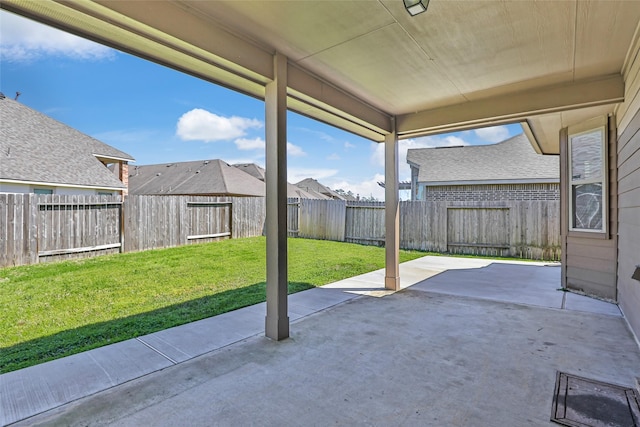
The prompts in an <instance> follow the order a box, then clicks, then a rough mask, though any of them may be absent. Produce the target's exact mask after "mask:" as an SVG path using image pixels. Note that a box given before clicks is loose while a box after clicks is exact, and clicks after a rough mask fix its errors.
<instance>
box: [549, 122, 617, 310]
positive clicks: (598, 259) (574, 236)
mask: <svg viewBox="0 0 640 427" xmlns="http://www.w3.org/2000/svg"><path fill="white" fill-rule="evenodd" d="M615 128H616V126H615V121H614V120H613V119H611V118H610V119H609V145H608V147H607V150H608V156H609V157H608V160H607V161H608V165H607V166H608V173H609V177H608V178H609V180H608V182H607V186H608V196H609V198H608V203H609V206H608V212H607V217H608V230H607V233H605V234H602V233H593V234H592V233H587V232H570V231H569V215H568V212H569V200H568V198H569V191H568V133H567V130H566V129H563V131H562V132H561V134H560V181H561V186H560V205H561V208H560V209H561V212H562V214H561V240H562V285H563V286H564V287H566V288H568V289H573V290H576V291H580V292H584V293H587V294H590V295H595V296H599V297H602V298H607V299H611V300H614V301H615V300H617V299H618V295H617V286H616V281H617V277H616V273H617V269H616V265H617V244H618V222H617V209H618V205H617V201H618V198H617V173H616V172H617V163H616V158H617V151H616V145H617V144H616V139H617V138H616V133H615Z"/></svg>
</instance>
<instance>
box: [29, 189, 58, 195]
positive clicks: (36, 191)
mask: <svg viewBox="0 0 640 427" xmlns="http://www.w3.org/2000/svg"><path fill="white" fill-rule="evenodd" d="M33 194H53V189H51V188H34V189H33Z"/></svg>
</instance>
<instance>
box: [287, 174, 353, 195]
mask: <svg viewBox="0 0 640 427" xmlns="http://www.w3.org/2000/svg"><path fill="white" fill-rule="evenodd" d="M295 185H296V187H299V188H302V189H303V190H305V191H307V192H312V193H316V194H322V195H324V196H327V197H329V198H332V199H337V200H344V197H342V196H341V195H339V194H338V193H336V192H335V191H333V190H332V189H330V188H329V187H325V186H324V185H322V184H320V183H319V182H318V181H317V180H315V179H313V178H305V179H303V180H302V181H300V182H298V183H296V184H295Z"/></svg>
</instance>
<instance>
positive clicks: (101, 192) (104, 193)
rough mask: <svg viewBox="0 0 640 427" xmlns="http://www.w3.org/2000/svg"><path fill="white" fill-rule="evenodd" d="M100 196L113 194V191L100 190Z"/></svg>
mask: <svg viewBox="0 0 640 427" xmlns="http://www.w3.org/2000/svg"><path fill="white" fill-rule="evenodd" d="M98 196H113V193H109V192H107V191H98Z"/></svg>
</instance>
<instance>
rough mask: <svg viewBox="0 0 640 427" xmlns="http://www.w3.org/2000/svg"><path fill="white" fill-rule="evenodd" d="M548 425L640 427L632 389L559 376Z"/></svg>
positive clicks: (638, 402) (638, 404) (638, 406)
mask: <svg viewBox="0 0 640 427" xmlns="http://www.w3.org/2000/svg"><path fill="white" fill-rule="evenodd" d="M551 421H554V422H556V423H558V424H562V425H565V426H572V427H622V426H625V427H640V396H639V395H638V393H636V391H635V390H634V389H633V388H627V387H621V386H618V385H614V384H607V383H603V382H600V381H595V380H590V379H587V378H581V377H577V376H575V375H571V374H566V373H564V372H558V376H557V379H556V391H555V395H554V397H553V409H552V412H551Z"/></svg>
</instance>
